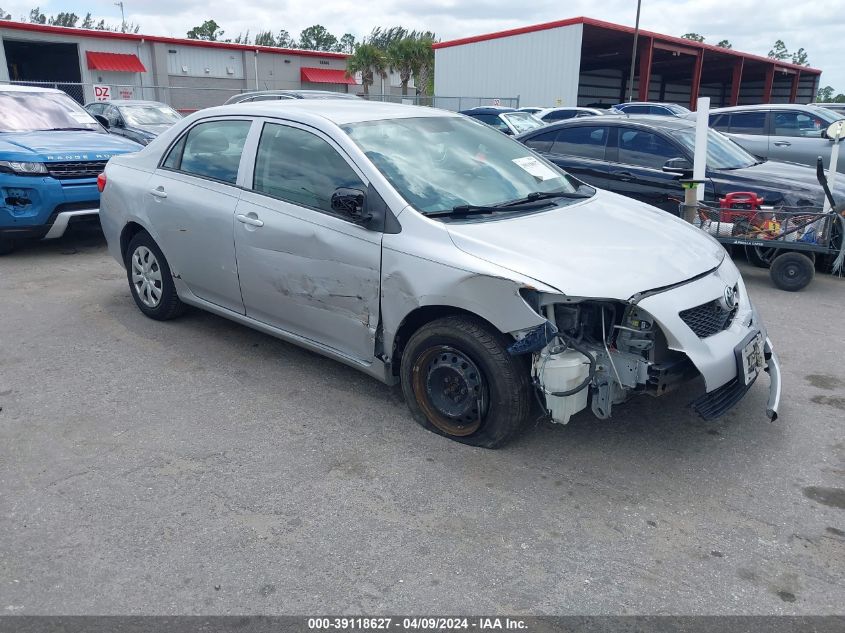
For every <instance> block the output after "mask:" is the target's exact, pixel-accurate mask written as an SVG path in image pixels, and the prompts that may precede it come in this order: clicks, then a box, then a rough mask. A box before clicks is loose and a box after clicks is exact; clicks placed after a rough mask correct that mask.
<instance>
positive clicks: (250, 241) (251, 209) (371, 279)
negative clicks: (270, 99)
mask: <svg viewBox="0 0 845 633" xmlns="http://www.w3.org/2000/svg"><path fill="white" fill-rule="evenodd" d="M337 187H351V188H361V189H362V190H366V184H365V183H364V180H363V177H362V175H361V174H360V172H359V171H357V169H355V168H354V167H353V166H352V165H351V163H350V162H349V160H348V157H346V155H345V154H343V152H342V150H340V148H338V147H337V146H336V145H335V144H334V143H333V142H332V141H331V139H329V138H328V137H326V136H324V135H323V134H321V133H320V132H318V131H316V130H314V129H310V128H307V127H305V126H299V125H294V124H281V123H273V122H265V123H264V124H263V129H262V131H261V134H260V138H259V139H258V147H257V152H256V159H255V162H254V164H253V174H252V177H251V185H249V189H250V190H248V191H244V192H243V194H242V197H241V199H240V201H239V202H238V206H237V209H236V212H235V250H236V256H237V260H238V274H239V277H240V285H241V294H242V296H243V301H244V306H245V308H246V314H247V316H249V317H252V318H254V319H256V320H258V321H261V322H263V323H267V324H269V325H272V326H275V327H278V328H281V329H283V330H286V331H288V332H291V333H293V334H297V335H299V336H303V337H305V338H308V339H310V340H312V341H316V342H318V343H321V344H323V345H327V346H329V347H331V348H332V349H334V350H336V351H338V352H340V353H342V354H344V355H346V356H349V357H350V358H354V359H357V360H362V361H367V362H368V361H371V360H372V357H373V349H374V340H375V332H376V327H377V325H378V318H379V313H378V307H379V276H380V262H381V238H382V234H381V233H380V232H376V231H371V230H368V229H367V228H365V227H363V226H360V225H358V224H355V223H353V222H352V221H351V220H350V219H348V218H346V217H343V216H342V215H340V214H337V213H334V212H332V211H331V206H330V200H331V194H332V193H333V192H334V190H335V189H336V188H337Z"/></svg>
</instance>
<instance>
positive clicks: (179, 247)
mask: <svg viewBox="0 0 845 633" xmlns="http://www.w3.org/2000/svg"><path fill="white" fill-rule="evenodd" d="M100 184H101V187H102V188H103V195H102V203H101V213H100V217H101V220H102V226H103V230H104V232H105V235H106V238H107V240H108V246H109V250H110V252H111V253H112V255H113V256H114V257H115V258H116V259H117V260H118V261H119V262H120V263H121V264H122V265H124V266H125V267H126V271H127V278H128V283H129V287H130V289H131V293H132V296H133V297H134V299H135V302H136V304H137V305H138V308H139V309H140V310H141V311H142V312H143V313H144V314H145V315H147V316H149V317H151V318H154V319H170V318H173V317H176V316H177V315H179V314H180V313H181V312H182V311H183V310H184V309H185V307H186V306H189V305H190V306H195V307H199V308H202V309H205V310H208V311H210V312H213V313H215V314H218V315H222V316H224V317H226V318H229V319H232V320H234V321H237V322H239V323H242V324H244V325H248V326H250V327H253V328H256V329H258V330H261V331H263V332H266V333H268V334H271V335H273V336H277V337H279V338H282V339H285V340H287V341H292V342H294V343H296V344H298V345H301V346H303V347H306V348H308V349H310V350H314V351H317V352H319V353H321V354H325V355H327V356H329V357H331V358H334V359H337V360H339V361H340V362H343V363H346V364H347V365H350V366H352V367H355V368H357V369H360V370H362V371H364V372H366V373H368V374H370V375H372V376H375V377H376V378H378V379H379V380H381V381H383V382H386V383H396V382H400V383H401V385H402V390H403V393H404V395H405V398H406V400H407V403H408V406H409V407H410V409H411V412H412V413H413V416H414V418H415V419H416V420H417V421H418V422H419V423H420V424H421V425H423V426H424V427H425V428H428V429H430V430H432V431H435V432H437V433H440V434H443V435H446V436H448V437H450V438H453V439H455V440H458V441H461V442H465V443H468V444H472V445H477V446H485V447H496V446H500V445H502V444H503V443H505V442H506V441H507V440H509V439H510V438H511V437H513V436H514V434H515V433H517V432H518V431H519V430H520V429H521V428H522V427H523V426H524V425H525V423H526V421H527V418H528V416H529V411H530V408H531V407H532V405H533V403H534V402H535V397H536V399H539V401H540V402H541V403H542V405H543V407H544V408H545V409H546V411H547V412H548V414H549V415H550V416H551V418H552V419H553V420H554V421H556V422H560V423H566V422H567V421H568V420H569V418H570V416H572V415H573V414H575V413H577V412H579V411H581V410H583V409H586V408H587V407H589V408H590V409H591V410H592V412H593V413H594V414H595V415H596V416H597V417H599V418H607V417H609V416H610V415H611V411H612V409H613V407H614V406H619V405H621V404H622V403H623V402H624V401H625V400H627V399H629V398H631V397H634V396H636V395H640V394H648V395H651V396H661V395H663V394H665V393H666V392H668V391H670V390H672V389H674V388H677V387H681V386H685V387H686V388H687V389H689V390H690V391H691V392H692V391H698V393H697V394H696V395H697V396H698V397H697V399H696V400H695V402H694V407H695V408H696V410H697V411H698V412H699V413H700V414H701V415H702V416H703V417H705V418H708V419H709V418H712V417H716V416H718V415H720V414H722V413H724V412H725V411H726V410H727V409H728V408H730V407H731V406H733V405H735V404H736V403H737V402H739V401H740V399H741V398H742V397H743V396H744V395H745V394H746V392H747V391H748V390H749V389H750V388H751V386H752V384H753V383H754V382H755V380H756V379H757V378H758V375H759V374H760V373H762V371H763V370H765V371H768V372H769V374H770V377H771V381H770V387H769V402H768V411H767V412H768V415H769V416H770V417H772V418H775V417H776V414H777V408H778V403H779V399H780V378H779V370H778V364H777V358H776V357H775V355H774V353H773V352H772V348H771V344H770V343H769V340H768V338H767V336H766V330H765V327H764V325H763V322H762V320H761V318H760V315H759V314H758V313H757V312H756V311H755V309H754V306H753V305H752V303H751V301H750V298H749V295H748V291H747V290H746V288H745V285H744V283H743V280H742V277H741V276H740V274H739V271H738V270H737V268H736V267H735V266H734V264H733V263H732V262H731V260H730V258H729V257H727V255H726V253H725V250H724V249H723V248H722V247H721V246H720V245H719V244H718V243H717V242H716V241H715V240H713V239H712V238H711V237H709V236H708V235H706V234H705V233H704V232H703V231H700V230H699V229H696V228H694V227H692V226H691V225H689V224H686V223H685V222H683V221H681V220H679V219H678V218H674V217H672V216H670V215H669V214H666V213H664V212H663V211H660V210H658V209H655V208H653V207H650V206H648V205H645V204H643V203H640V202H636V201H633V200H630V199H627V198H623V197H621V196H617V195H615V194H612V193H608V192H604V191H599V190H596V189H593V188H591V187H588V186H586V185H584V184H583V183H580V182H579V181H577V180H575V179H573V178H571V177H570V176H568V175H567V174H566V173H564V172H563V171H561V170H560V169H559V168H557V167H555V166H554V165H553V164H551V163H549V162H547V161H546V160H544V159H542V158H540V157H539V156H537V155H536V154H534V153H533V152H531V150H529V149H528V148H526V147H525V146H524V145H521V144H520V143H518V142H516V141H514V140H512V139H510V138H508V137H507V136H505V135H503V134H501V133H499V132H497V131H495V130H494V129H492V128H490V127H488V126H486V125H483V124H481V123H478V122H476V121H473V120H471V119H468V118H466V117H463V116H459V115H457V114H454V113H450V112H445V111H442V110H436V109H433V108H418V107H413V106H402V105H393V104H386V103H372V102H359V101H340V100H337V101H328V100H327V101H321V102H314V101H312V102H308V103H306V102H304V101H298V102H297V101H293V100H289V101H281V102H276V103H270V104H268V103H255V104H236V105H231V106H222V107H218V108H210V109H206V110H201V111H200V112H197V113H195V114H193V115H191V116H189V117H187V118H186V119H184V120H183V121H182V122H180V123H179V124H177V125H176V126H175V127H174V128H172V129H170V130H168V131H167V132H165V133H164V134H162V135H161V136H159V137H158V138H157V139H156V140H155V141H153V142H152V143H150V145H148V146H147V147H146V148H145V149H144V150H143V151H141V152H139V153H137V154H134V155H132V156H128V157H119V158H115V159H112V160H111V161H110V162H109V163H108V166H107V168H106V172H105V175H104V177H103V178H101V182H100ZM693 379H699V380H697V381H696V382H694V383H690V381H691V380H693ZM532 392H533V393H532Z"/></svg>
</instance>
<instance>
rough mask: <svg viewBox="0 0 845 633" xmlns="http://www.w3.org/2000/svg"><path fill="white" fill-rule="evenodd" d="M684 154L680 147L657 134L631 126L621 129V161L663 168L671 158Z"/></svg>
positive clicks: (652, 167)
mask: <svg viewBox="0 0 845 633" xmlns="http://www.w3.org/2000/svg"><path fill="white" fill-rule="evenodd" d="M682 156H683V153H682V152H681V150H680V149H678V148H677V147H675V146H674V145H673V144H672V143H670V142H669V141H667V140H666V139H664V138H663V137H661V136H658V135H657V134H652V133H651V132H646V131H645V130H634V129H631V128H620V130H619V162H620V163H627V164H629V165H638V166H640V167H648V168H651V169H662V168H663V165H665V164H666V161H667V160H669V159H670V158H679V157H682Z"/></svg>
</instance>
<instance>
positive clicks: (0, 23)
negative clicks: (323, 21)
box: [0, 20, 349, 59]
mask: <svg viewBox="0 0 845 633" xmlns="http://www.w3.org/2000/svg"><path fill="white" fill-rule="evenodd" d="M0 29H13V30H16V31H31V32H35V33H53V34H57V35H73V36H76V37H92V38H97V39H103V40H110V39H114V40H128V41H132V42H158V43H162V44H178V45H180V46H201V47H204V48H228V49H235V50H241V51H258V52H260V53H272V54H275V55H299V56H300V57H323V58H332V59H346V58H347V57H349V55H347V54H346V53H327V52H324V51H304V50H299V49H295V48H275V47H272V46H255V45H251V44H233V43H231V42H207V41H205V40H189V39H186V38H179V37H164V36H160V35H141V34H140V33H115V32H114V31H95V30H92V29H74V28H70V27H67V26H48V25H46V24H30V23H28V22H14V21H12V20H0Z"/></svg>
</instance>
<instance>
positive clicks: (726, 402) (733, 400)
mask: <svg viewBox="0 0 845 633" xmlns="http://www.w3.org/2000/svg"><path fill="white" fill-rule="evenodd" d="M754 380H757V377H756V376H755V377H754ZM754 380H752V381H751V382H750V383H748V384H747V385H746V384H745V383H744V382H743V381H742V380H739V379H738V378H734V379H733V380H732V381H730V382H729V383H727V384H725V385H722V386H721V387H719V388H718V389H715V390H713V391H711V392H710V393H705V394H704V395H703V396H701V397H700V398H698V399H697V400H694V401H693V402H691V403H690V404H691V406H692V410H693V411H695V412H696V413H697V414H698V415H700V416H701V417H702V418H704V419H705V420H715V419H716V418H719V417H721V416H723V415H724V414H725V413H727V412H728V411H730V410H731V409H732V408H733V407H734V406H735V405H736V404H737V403H738V402H739V401H740V400H742V398H743V397H744V396H745V394H746V393H748V390H749V389H751V385H753V384H754Z"/></svg>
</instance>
